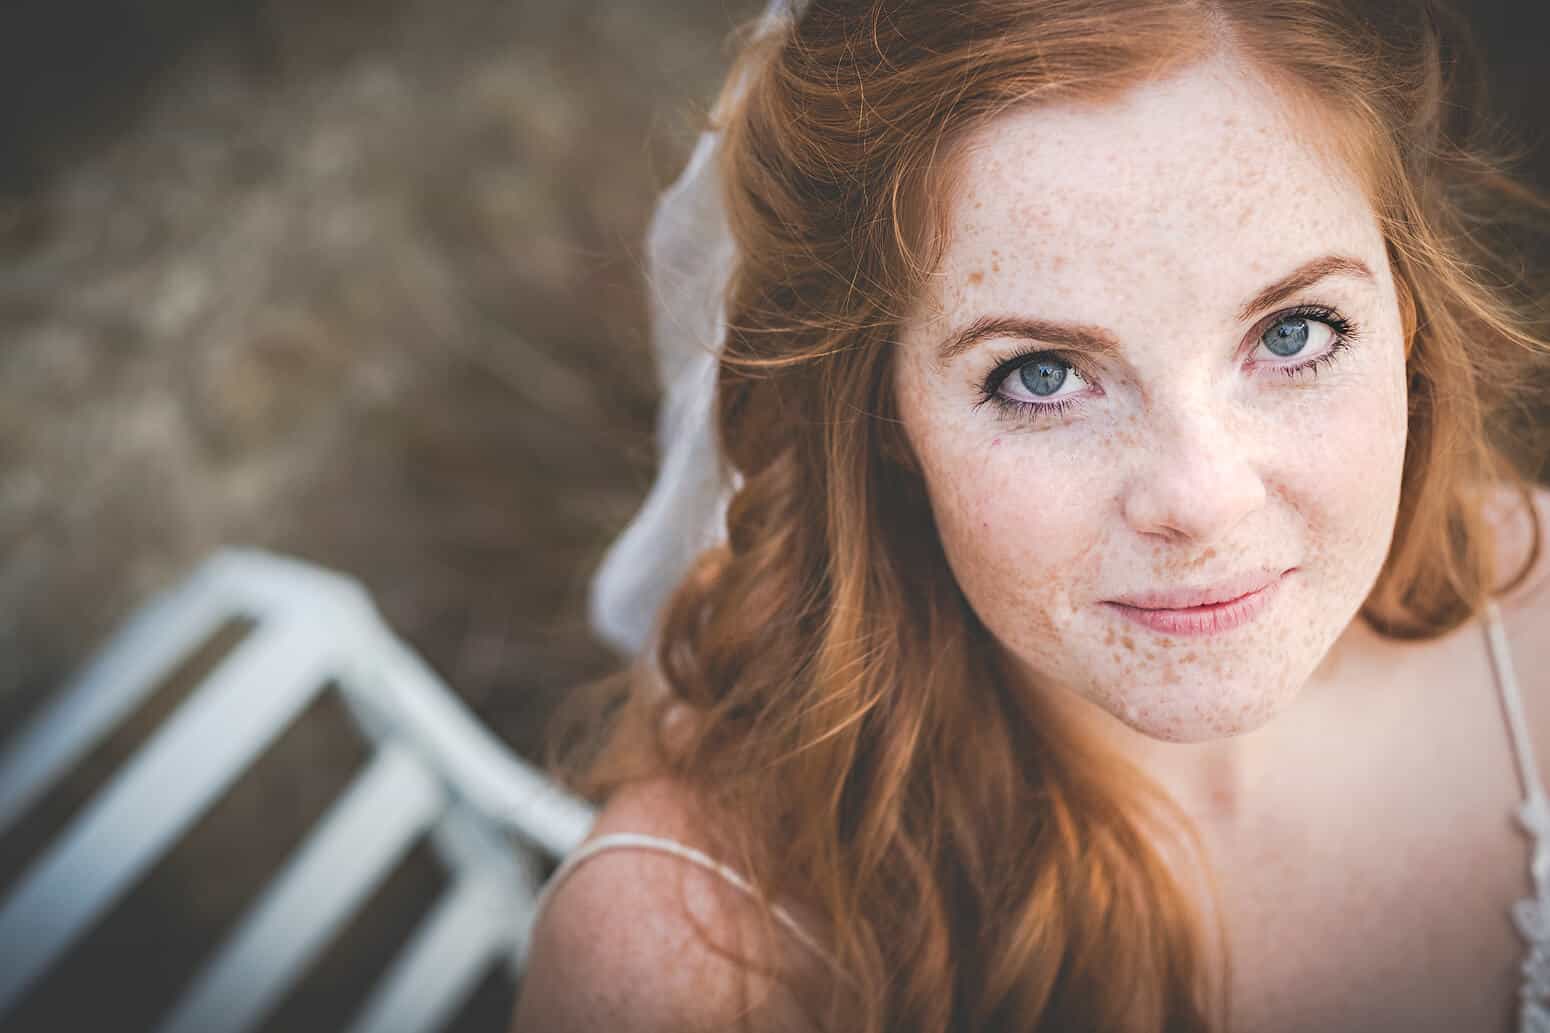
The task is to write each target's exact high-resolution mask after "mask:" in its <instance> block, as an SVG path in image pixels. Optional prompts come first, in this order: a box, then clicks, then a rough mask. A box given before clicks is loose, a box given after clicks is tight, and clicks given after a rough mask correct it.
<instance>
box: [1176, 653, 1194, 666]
mask: <svg viewBox="0 0 1550 1033" xmlns="http://www.w3.org/2000/svg"><path fill="white" fill-rule="evenodd" d="M1179 660H1180V662H1182V663H1186V664H1192V663H1194V662H1195V660H1196V654H1195V653H1194V652H1193V651H1192V652H1188V653H1185V654H1184V655H1183V656H1181V657H1180V658H1179Z"/></svg>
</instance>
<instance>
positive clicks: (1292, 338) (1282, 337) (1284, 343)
mask: <svg viewBox="0 0 1550 1033" xmlns="http://www.w3.org/2000/svg"><path fill="white" fill-rule="evenodd" d="M1259 339H1260V341H1261V343H1263V344H1264V346H1265V347H1266V348H1269V349H1270V351H1271V352H1272V353H1273V354H1275V355H1279V356H1281V357H1282V358H1284V359H1289V358H1291V357H1292V356H1293V355H1296V354H1297V353H1298V352H1300V351H1302V350H1303V348H1304V347H1305V346H1306V345H1307V343H1308V321H1307V320H1306V319H1304V318H1302V317H1301V316H1283V317H1282V318H1281V319H1278V320H1276V322H1275V324H1274V325H1273V326H1271V327H1270V329H1268V330H1266V331H1265V332H1264V333H1263V334H1261V335H1260V338H1259Z"/></svg>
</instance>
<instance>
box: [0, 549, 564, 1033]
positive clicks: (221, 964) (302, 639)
mask: <svg viewBox="0 0 1550 1033" xmlns="http://www.w3.org/2000/svg"><path fill="white" fill-rule="evenodd" d="M233 619H245V620H248V621H251V622H252V627H251V630H249V631H248V633H247V634H246V635H245V637H244V638H243V639H242V640H241V641H240V642H238V643H237V644H236V645H235V646H234V647H233V648H232V649H231V651H230V652H229V653H228V654H226V655H225V656H224V657H223V658H222V659H221V661H220V662H219V663H218V665H217V666H216V667H215V668H214V669H213V670H212V671H211V672H210V674H209V675H208V676H207V677H206V678H205V679H204V680H203V681H202V682H201V684H199V685H197V686H195V687H194V689H193V691H192V692H191V693H190V694H189V695H188V697H187V698H186V699H184V700H183V702H182V703H181V704H179V706H178V707H177V709H176V710H175V711H173V712H172V713H171V715H170V716H169V717H168V718H167V719H166V720H165V721H164V722H162V723H161V725H160V726H158V727H157V728H156V729H155V730H154V731H153V732H152V733H151V735H150V737H149V738H148V739H147V740H146V741H145V743H144V745H143V746H141V747H140V748H139V749H138V750H137V751H136V752H135V753H134V754H133V755H132V756H131V757H130V758H129V760H128V761H127V762H126V763H124V765H123V766H122V767H121V768H120V769H118V770H117V771H115V772H114V773H113V774H112V775H111V776H110V777H109V779H108V780H107V782H106V783H105V784H104V785H103V787H102V788H101V789H100V790H99V791H98V792H97V793H96V795H95V796H94V797H93V798H92V799H91V800H90V801H89V802H88V803H87V804H86V805H85V806H84V807H82V808H81V809H80V811H79V812H78V813H77V814H76V815H75V816H74V817H73V819H72V820H71V821H70V822H69V823H68V824H67V825H66V827H65V828H64V829H63V831H62V832H60V833H59V834H58V835H57V837H55V838H54V839H53V840H52V841H50V842H49V843H48V844H47V845H46V846H45V847H44V849H43V850H42V851H41V853H39V854H38V855H37V856H36V858H35V859H34V860H33V861H32V863H31V865H30V866H29V867H28V868H27V869H26V870H24V871H23V872H22V873H21V875H20V876H19V878H18V879H17V880H16V882H15V883H14V884H13V885H11V886H9V887H7V888H6V891H5V893H4V895H3V897H0V957H3V958H4V959H5V964H4V965H0V1027H3V1026H4V1025H5V1013H6V1012H7V1010H9V1009H10V1008H11V1006H12V1005H14V1004H16V1002H17V1001H18V1000H19V999H20V998H21V997H22V995H23V994H24V992H25V991H26V990H27V988H28V987H29V986H32V985H34V984H35V983H36V982H37V981H38V980H39V979H40V978H41V977H42V976H43V975H44V974H46V973H47V972H48V970H49V968H50V966H52V965H53V964H55V963H56V962H58V961H59V960H60V958H61V957H62V955H64V954H65V952H66V951H67V950H68V949H69V948H70V947H71V946H72V945H73V944H74V943H76V941H77V940H79V939H80V938H81V937H82V936H83V935H84V934H85V933H86V932H87V931H88V930H90V929H91V928H92V925H93V923H94V922H95V921H96V920H97V919H98V918H99V917H100V916H102V915H103V914H105V913H107V911H108V910H109V909H110V908H112V907H113V905H114V904H115V903H116V902H117V901H118V900H119V899H120V898H121V897H123V896H124V894H126V893H127V892H128V891H129V890H130V889H132V888H133V886H134V885H135V884H136V882H137V881H138V880H139V879H140V878H141V877H142V876H143V875H144V874H145V873H146V872H148V871H149V870H150V869H151V868H152V867H153V866H154V865H155V864H156V862H157V860H158V859H159V858H161V857H162V856H163V855H164V854H165V853H166V852H167V851H168V849H169V848H170V847H172V846H173V845H174V844H175V843H177V842H178V840H179V839H180V838H181V837H182V836H183V835H184V834H185V833H186V832H187V831H188V830H189V828H190V827H192V826H193V825H194V824H195V822H196V821H197V820H198V819H199V817H200V816H201V815H202V814H203V813H204V812H206V811H207V810H208V809H209V808H210V807H211V805H212V804H213V803H215V802H216V801H217V800H218V799H220V797H221V795H222V794H223V793H224V792H225V791H226V790H227V789H228V788H229V787H230V786H231V785H232V784H233V782H234V781H236V779H237V778H238V777H239V776H240V775H241V774H242V773H243V772H244V770H245V769H247V768H248V767H250V766H251V765H252V764H253V763H254V762H255V760H256V759H257V758H258V757H259V756H260V755H261V754H262V753H263V751H264V749H265V747H266V746H267V745H268V744H270V743H271V742H272V741H273V740H275V739H276V738H277V737H278V736H279V735H280V733H281V732H283V731H284V730H285V728H286V727H287V725H289V724H290V723H291V722H292V721H293V720H294V719H295V718H296V717H297V716H298V715H299V714H300V713H301V712H302V711H303V710H304V709H305V708H306V707H307V706H308V705H309V703H311V701H312V700H313V699H314V698H316V697H317V696H318V694H319V693H320V692H322V691H323V690H324V688H325V686H327V685H330V684H332V685H336V686H338V688H339V690H340V692H341V695H342V696H343V698H344V700H345V703H346V705H347V708H348V710H349V712H350V714H351V715H352V717H353V718H354V719H355V722H356V723H357V724H358V725H359V728H360V730H361V732H362V733H363V734H364V736H365V738H366V740H367V741H368V743H369V744H370V747H371V751H370V759H369V760H368V762H367V764H366V766H365V767H364V769H363V770H362V771H361V772H360V774H359V775H357V776H356V778H355V779H354V781H353V782H352V783H351V784H350V785H349V786H348V787H347V789H346V790H345V791H344V792H343V793H342V794H340V796H339V797H338V799H337V800H335V801H334V803H333V804H332V805H331V807H330V808H329V809H328V810H327V812H326V813H325V814H324V816H323V818H322V819H321V820H320V821H319V822H318V824H317V825H316V827H314V828H312V829H310V830H309V832H308V834H307V836H306V837H305V838H304V840H303V842H302V844H301V846H300V847H298V848H297V849H296V850H295V851H294V853H293V854H292V855H291V856H290V857H289V859H288V860H287V861H286V862H285V864H284V865H283V866H282V868H281V869H280V871H279V872H278V873H277V874H276V875H275V877H274V878H273V880H272V881H271V882H270V883H269V884H268V885H267V886H266V887H265V888H264V890H263V891H262V892H261V893H260V894H259V895H258V897H257V899H256V900H255V901H254V903H253V904H252V905H251V906H250V907H249V908H248V910H247V911H246V913H245V914H244V915H243V916H242V917H241V919H240V920H239V922H238V924H237V926H236V927H235V930H234V931H233V932H232V933H231V934H230V935H229V936H228V938H227V939H226V940H225V941H224V942H223V943H222V944H221V945H220V946H219V947H218V949H216V950H215V951H214V953H213V955H212V956H211V957H209V958H208V959H206V961H205V962H204V964H203V966H202V968H201V970H200V971H199V972H198V973H197V975H196V976H195V977H194V979H193V981H192V982H191V983H190V984H189V988H188V989H187V990H186V991H185V992H184V993H183V995H182V997H181V998H180V999H179V1000H178V1001H177V1003H176V1004H175V1005H174V1007H173V1008H172V1009H171V1010H170V1011H169V1012H168V1013H167V1014H166V1015H165V1016H164V1018H163V1020H162V1022H161V1024H160V1026H159V1027H158V1028H159V1030H160V1031H161V1033H244V1031H247V1030H252V1029H255V1028H256V1027H257V1026H258V1025H259V1024H261V1023H262V1022H263V1020H264V1019H265V1017H266V1016H267V1015H269V1014H270V1013H271V1012H272V1011H273V1010H274V1009H275V1008H276V1007H277V1006H278V1005H279V1004H280V1003H281V1002H282V1001H283V1000H284V999H285V997H286V994H287V993H288V992H289V991H290V990H291V989H292V988H293V987H294V986H296V985H297V983H298V982H299V980H300V979H301V977H302V976H303V975H304V974H305V973H306V972H307V970H308V967H309V965H310V964H311V963H312V962H314V961H315V960H316V959H317V958H318V957H319V956H320V954H321V953H322V951H323V950H324V948H326V947H327V946H328V944H329V942H330V940H331V939H332V937H333V936H334V935H335V934H336V933H337V932H338V931H339V930H340V929H341V928H342V927H343V926H344V924H345V923H346V922H347V921H348V920H349V919H350V918H351V916H352V915H353V914H354V913H355V912H356V910H357V909H358V908H360V906H361V905H362V904H363V903H364V902H365V900H366V899H367V898H368V897H369V896H370V895H371V892H372V891H373V889H374V888H375V887H377V886H378V885H379V884H380V883H381V882H382V881H383V880H384V879H385V878H386V876H387V875H388V874H389V873H390V872H391V871H392V870H393V868H394V866H395V865H396V864H397V863H398V862H399V860H400V859H401V858H402V857H403V855H404V854H405V853H406V852H407V851H408V849H409V848H410V847H411V846H412V845H413V844H414V843H415V842H417V841H419V840H421V839H422V838H426V837H428V839H429V841H430V842H431V843H432V844H433V845H434V848H435V851H436V853H437V854H438V855H439V858H440V860H441V861H442V863H443V864H444V865H445V866H446V868H447V870H448V871H449V873H450V877H449V882H448V885H447V888H446V890H445V893H444V895H443V896H442V897H441V898H440V899H439V901H438V902H437V903H436V904H435V906H434V907H433V908H432V909H431V911H430V913H429V915H428V917H426V918H425V919H424V921H423V922H422V923H421V925H420V926H419V927H418V928H417V929H416V930H415V931H414V933H413V935H412V936H411V938H410V939H409V941H408V942H407V943H405V944H403V946H402V948H401V949H400V950H399V951H398V953H397V955H396V956H395V959H394V961H393V962H392V963H391V965H390V966H389V967H388V969H387V971H386V973H385V974H384V975H383V976H382V977H381V978H380V979H379V981H378V983H377V985H376V986H375V987H373V988H372V990H371V992H370V994H369V996H368V997H367V999H366V1002H365V1004H364V1006H363V1007H362V1008H361V1010H360V1011H359V1013H358V1014H357V1015H356V1017H355V1020H354V1022H353V1024H352V1025H351V1026H350V1027H349V1028H350V1030H351V1031H352V1033H387V1031H394V1033H400V1031H401V1033H419V1031H430V1030H434V1029H437V1028H439V1027H440V1026H441V1025H442V1024H443V1023H444V1022H445V1021H446V1020H447V1019H448V1018H449V1017H450V1016H451V1015H452V1014H454V1013H455V1011H456V1009H457V1007H458V1006H459V1005H460V1004H461V1003H462V1002H463V1000H464V999H465V998H466V997H467V996H468V995H469V993H470V992H471V991H472V990H473V989H474V984H475V982H476V981H477V980H478V978H479V977H480V976H481V975H482V974H483V973H484V972H486V971H487V970H488V967H489V965H490V964H491V962H492V960H499V959H502V958H504V959H507V960H509V963H510V965H511V966H512V969H513V974H514V975H515V974H519V973H520V967H521V964H522V960H523V957H524V955H525V952H526V947H527V939H528V933H529V931H530V926H531V922H532V915H533V903H534V901H535V899H536V897H537V892H538V889H539V882H540V878H541V872H542V870H543V865H544V862H545V860H546V859H547V860H549V861H551V862H552V861H554V860H558V859H559V858H561V857H563V856H564V855H565V854H567V853H569V852H570V851H571V850H572V849H574V848H575V847H576V846H577V844H579V843H580V842H581V840H582V838H583V837H584V836H585V834H586V831H587V829H588V828H589V826H590V825H591V823H592V820H593V818H594V815H593V812H592V810H591V808H590V807H589V806H588V805H587V804H586V803H584V802H583V801H581V800H578V799H576V798H575V797H573V796H571V795H569V794H567V793H565V792H563V791H561V790H559V789H558V788H557V787H555V786H554V785H553V784H552V783H551V782H550V781H549V780H547V779H546V778H545V777H544V776H543V775H542V774H540V773H539V772H538V771H536V770H535V769H533V768H532V767H530V766H529V765H527V764H526V763H524V762H523V761H522V760H521V759H520V758H518V757H517V756H515V755H514V754H513V753H512V752H511V751H510V750H509V749H508V748H506V746H505V745H504V744H503V743H501V742H500V741H499V740H498V739H497V738H495V736H493V735H492V734H491V733H490V732H489V731H488V730H487V729H486V728H484V727H483V726H482V725H481V724H480V723H479V722H478V720H477V719H476V718H475V717H474V716H473V715H472V714H471V713H470V712H469V711H468V710H467V709H466V708H465V707H464V706H463V705H462V704H461V703H460V702H459V701H458V700H457V699H456V697H455V696H454V695H453V694H452V693H451V692H450V691H449V690H448V689H447V687H446V686H445V685H444V684H443V683H442V682H441V680H440V679H439V678H437V676H436V675H435V673H434V672H432V671H431V670H430V668H429V667H428V666H427V665H426V664H425V663H424V662H423V661H422V660H421V659H420V658H419V657H418V656H416V655H415V654H414V653H413V652H412V651H411V650H410V649H408V648H407V647H406V646H405V645H404V644H403V643H402V642H400V641H399V640H398V639H397V638H396V637H394V635H393V634H392V633H391V632H390V631H389V630H388V629H387V627H386V626H385V625H384V624H383V622H382V620H381V618H380V617H379V616H378V614H377V611H376V609H375V607H374V606H373V605H372V603H371V600H370V598H369V597H368V595H367V594H366V592H365V591H364V590H363V589H362V587H361V586H360V585H359V584H358V583H356V582H354V581H352V580H350V579H348V578H345V577H342V576H340V575H338V574H335V573H332V572H329V571H325V570H322V569H320V568H317V567H314V566H311V565H308V564H305V563H302V562H299V561H297V560H293V559H288V558H283V557H278V556H274V555H270V554H266V553H262V552H259V551H256V550H248V549H230V550H223V551H221V552H219V553H217V554H216V555H215V556H214V557H213V558H211V559H210V560H209V561H207V562H206V563H205V564H204V565H203V566H201V567H200V568H199V569H198V570H197V571H196V572H195V573H194V574H193V576H192V577H190V578H189V580H187V581H186V582H184V583H183V584H182V585H181V586H179V587H177V588H175V589H173V590H172V591H170V592H168V593H166V594H165V595H163V596H161V597H159V598H158V599H156V600H155V601H154V602H152V603H151V604H150V605H148V606H147V607H145V608H144V609H142V610H141V611H139V612H138V613H137V614H136V615H135V616H134V617H133V618H132V619H131V621H130V622H129V623H128V624H127V625H126V626H125V627H124V628H123V629H122V630H121V631H120V632H119V633H118V634H117V635H116V636H115V637H114V638H113V639H112V640H111V641H110V642H109V643H108V644H107V645H106V646H105V647H104V648H103V649H102V650H101V651H100V652H99V653H98V654H97V656H96V657H95V658H94V659H93V660H92V662H91V663H90V664H89V665H88V666H87V667H86V668H85V669H84V670H83V671H82V673H81V674H80V675H79V676H78V677H77V679H76V680H75V681H74V682H73V683H72V684H71V685H69V686H67V687H66V688H65V690H64V691H63V692H61V693H60V695H59V696H58V697H57V698H56V699H55V700H54V701H53V702H52V703H51V705H49V706H47V707H46V708H45V709H44V710H43V711H42V712H41V713H40V714H39V715H38V716H37V717H36V718H35V719H33V720H32V721H30V722H29V723H28V724H26V725H25V726H24V727H23V728H21V729H20V731H19V732H17V733H16V735H15V736H13V737H12V739H11V740H10V741H9V742H7V743H6V744H5V746H4V749H3V751H0V837H3V836H5V835H6V834H7V832H8V831H9V830H11V829H12V828H13V827H14V826H15V825H16V823H17V821H18V819H19V818H20V817H21V816H22V815H24V814H25V813H26V812H27V811H28V809H29V808H30V807H31V806H33V805H34V804H35V803H36V802H37V801H38V800H39V799H40V798H42V797H43V795H44V794H46V793H47V792H48V790H49V789H50V787H51V786H53V785H55V784H56V783H57V782H58V781H59V780H60V779H61V778H62V777H63V776H65V775H66V774H68V773H69V772H70V770H71V769H72V767H73V766H74V765H75V764H77V763H78V762H79V761H80V760H81V759H82V758H83V757H85V756H86V755H87V754H88V753H89V752H90V751H91V750H92V749H93V748H94V747H95V746H96V745H97V744H99V743H100V742H102V741H103V740H104V739H105V738H106V737H107V736H108V735H109V734H110V733H112V732H113V730H114V729H115V728H117V727H118V726H119V725H120V724H121V723H122V722H124V721H125V720H126V719H127V718H128V717H129V716H130V715H132V714H133V713H134V712H135V710H136V708H137V707H139V706H141V705H142V704H144V703H145V702H146V700H147V699H148V698H149V697H150V696H151V694H152V692H153V690H154V689H155V688H156V686H157V685H158V684H160V683H162V681H163V679H165V678H166V677H167V675H168V673H169V672H171V671H172V670H174V669H175V668H176V667H177V666H178V665H179V664H180V663H181V662H182V661H183V660H184V659H185V658H186V657H188V656H189V655H190V654H191V653H192V652H193V651H194V650H196V649H198V648H199V647H200V646H201V645H202V644H204V643H206V642H207V641H208V640H210V638H211V636H212V635H214V634H215V633H216V632H217V631H218V629H220V628H222V627H223V626H227V625H229V623H230V622H231V621H232V620H233Z"/></svg>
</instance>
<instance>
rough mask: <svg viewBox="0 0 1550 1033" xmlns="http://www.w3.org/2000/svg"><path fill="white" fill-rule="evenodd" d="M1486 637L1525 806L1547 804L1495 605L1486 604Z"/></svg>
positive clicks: (1516, 677) (1521, 697) (1499, 613)
mask: <svg viewBox="0 0 1550 1033" xmlns="http://www.w3.org/2000/svg"><path fill="white" fill-rule="evenodd" d="M1485 635H1486V642H1487V643H1488V644H1489V646H1490V651H1491V666H1492V668H1493V669H1494V671H1495V673H1496V684H1497V687H1498V688H1499V689H1500V690H1501V700H1502V709H1503V711H1505V713H1506V717H1507V730H1508V731H1509V732H1510V733H1511V735H1512V749H1513V753H1514V754H1515V755H1516V757H1517V762H1518V781H1519V783H1520V784H1521V785H1522V787H1523V796H1524V800H1525V803H1528V802H1532V801H1536V800H1538V801H1543V800H1544V799H1545V789H1544V784H1543V782H1542V781H1541V780H1540V775H1539V761H1538V760H1537V759H1536V757H1535V755H1534V740H1533V738H1532V737H1531V736H1530V735H1529V730H1528V720H1527V718H1525V717H1524V714H1523V691H1522V690H1521V689H1520V688H1519V687H1518V676H1517V672H1516V670H1515V669H1514V668H1513V666H1512V651H1511V650H1510V649H1509V648H1508V646H1507V633H1506V631H1505V630H1504V629H1503V628H1502V617H1501V611H1500V610H1499V609H1498V608H1497V605H1496V603H1495V602H1494V601H1488V602H1487V603H1486V604H1485Z"/></svg>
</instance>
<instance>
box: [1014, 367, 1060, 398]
mask: <svg viewBox="0 0 1550 1033" xmlns="http://www.w3.org/2000/svg"><path fill="white" fill-rule="evenodd" d="M1022 379H1023V386H1024V387H1026V388H1027V389H1028V390H1030V391H1032V392H1033V393H1034V394H1036V395H1052V394H1054V393H1055V392H1056V391H1059V390H1060V385H1061V384H1063V383H1065V381H1066V367H1065V364H1064V363H1062V362H1058V361H1052V360H1050V359H1042V360H1040V361H1038V362H1030V363H1028V364H1027V365H1025V366H1024V367H1023V368H1022Z"/></svg>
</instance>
